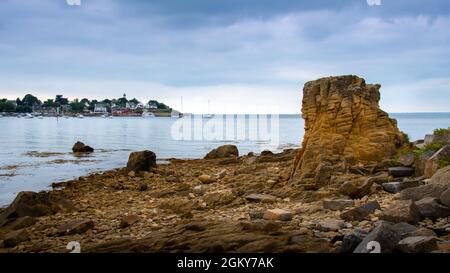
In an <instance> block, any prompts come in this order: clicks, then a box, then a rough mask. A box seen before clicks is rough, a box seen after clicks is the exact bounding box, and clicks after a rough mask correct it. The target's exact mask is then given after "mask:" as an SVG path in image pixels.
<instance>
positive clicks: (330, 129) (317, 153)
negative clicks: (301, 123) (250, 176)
mask: <svg viewBox="0 0 450 273" xmlns="http://www.w3.org/2000/svg"><path fill="white" fill-rule="evenodd" d="M380 87H381V86H380V85H379V84H366V83H365V80H364V79H362V78H359V77H357V76H339V77H328V78H322V79H318V80H315V81H310V82H307V83H306V84H305V86H304V89H303V101H302V115H303V118H304V120H305V136H304V139H303V143H302V148H301V149H300V151H299V153H298V154H297V156H296V159H295V163H294V169H293V172H292V175H291V180H294V181H296V182H297V183H311V182H314V183H316V184H323V183H326V182H327V181H328V180H329V175H327V174H329V173H330V172H331V171H332V170H334V169H335V168H336V166H339V168H341V169H342V167H343V166H344V167H348V166H352V165H356V164H369V163H374V162H378V161H381V160H383V159H386V158H390V157H392V156H393V155H394V154H395V153H396V152H397V150H398V149H399V148H400V147H401V146H402V145H403V144H405V143H406V142H407V141H406V136H405V134H403V133H402V132H400V131H399V129H398V128H397V122H396V120H394V119H391V118H389V116H388V114H387V113H386V112H384V111H382V110H381V109H380V107H379V101H380V92H379V89H380Z"/></svg>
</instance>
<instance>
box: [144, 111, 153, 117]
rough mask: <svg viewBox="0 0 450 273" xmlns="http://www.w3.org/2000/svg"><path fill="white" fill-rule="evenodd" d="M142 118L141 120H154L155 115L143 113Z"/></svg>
mask: <svg viewBox="0 0 450 273" xmlns="http://www.w3.org/2000/svg"><path fill="white" fill-rule="evenodd" d="M142 117H143V118H154V117H155V114H153V113H152V112H144V113H142Z"/></svg>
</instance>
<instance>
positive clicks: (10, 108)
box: [0, 99, 16, 112]
mask: <svg viewBox="0 0 450 273" xmlns="http://www.w3.org/2000/svg"><path fill="white" fill-rule="evenodd" d="M15 110H16V105H15V104H14V103H13V102H10V101H8V100H7V99H2V100H0V112H14V111H15Z"/></svg>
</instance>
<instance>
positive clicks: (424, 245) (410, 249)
mask: <svg viewBox="0 0 450 273" xmlns="http://www.w3.org/2000/svg"><path fill="white" fill-rule="evenodd" d="M437 241H438V238H436V237H434V236H414V237H407V238H405V239H403V240H401V241H400V242H399V243H398V246H397V247H398V249H399V250H400V251H402V252H404V253H429V252H431V251H434V250H436V249H437V248H438V246H437Z"/></svg>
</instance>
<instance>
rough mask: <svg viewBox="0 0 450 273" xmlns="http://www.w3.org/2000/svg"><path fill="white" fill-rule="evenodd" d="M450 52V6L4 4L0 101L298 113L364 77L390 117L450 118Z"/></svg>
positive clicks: (35, 0) (183, 1) (34, 0)
mask: <svg viewBox="0 0 450 273" xmlns="http://www.w3.org/2000/svg"><path fill="white" fill-rule="evenodd" d="M449 45H450V4H449V3H448V1H446V0H431V1H430V0H428V1H425V0H423V1H419V0H395V1H394V0H382V5H381V6H369V5H368V4H367V3H366V0H349V1H343V0H341V1H325V0H321V1H299V0H296V1H294V0H276V1H275V0H272V1H266V0H239V1H238V0H223V1H222V0H202V1H201V0H189V1H187V0H177V1H170V0H161V1H143V0H142V1H138V0H81V6H69V5H67V4H66V0H2V1H1V2H0V97H8V98H11V99H13V98H16V97H18V96H20V97H22V96H23V95H24V94H25V93H27V92H31V93H33V94H35V95H37V96H38V97H39V98H41V99H45V98H52V97H54V95H56V94H64V95H65V96H68V97H70V98H75V97H79V98H82V97H88V98H96V99H103V98H107V97H108V98H111V97H119V96H121V95H122V94H123V93H124V92H126V93H127V95H128V97H136V98H138V99H140V100H143V101H147V100H148V99H158V100H161V101H163V102H165V103H167V104H170V105H171V106H173V107H175V108H180V98H181V96H183V99H184V110H185V111H186V112H193V113H202V112H205V111H206V109H207V100H208V99H210V100H211V107H212V109H211V110H212V112H215V113H245V112H258V111H270V110H271V109H279V111H280V112H282V113H298V112H299V111H300V102H301V90H302V87H303V84H304V83H305V82H306V81H308V80H313V79H316V78H319V77H323V76H329V75H340V74H356V75H359V76H362V77H364V78H366V80H367V82H369V83H380V84H381V85H382V89H381V92H382V106H383V107H384V109H385V110H387V111H389V112H423V111H432V112H444V111H447V112H450V63H449V60H450V47H449ZM249 104H252V105H253V107H251V108H247V107H248V105H249ZM261 109H267V110H261Z"/></svg>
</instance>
